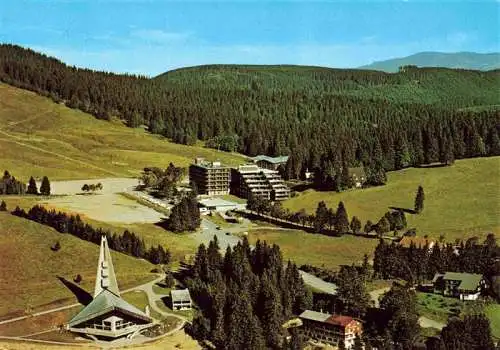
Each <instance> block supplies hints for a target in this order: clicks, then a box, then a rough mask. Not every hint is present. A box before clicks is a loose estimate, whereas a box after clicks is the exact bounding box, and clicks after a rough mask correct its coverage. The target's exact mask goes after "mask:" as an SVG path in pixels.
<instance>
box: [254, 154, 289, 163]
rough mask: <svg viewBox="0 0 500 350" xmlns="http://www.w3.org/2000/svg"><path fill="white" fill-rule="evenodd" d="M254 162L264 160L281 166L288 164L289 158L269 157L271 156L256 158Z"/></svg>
mask: <svg viewBox="0 0 500 350" xmlns="http://www.w3.org/2000/svg"><path fill="white" fill-rule="evenodd" d="M252 159H253V161H254V162H258V161H260V160H264V161H266V162H269V163H273V164H280V163H286V162H287V161H288V156H279V157H269V156H264V155H260V156H256V157H253V158H252Z"/></svg>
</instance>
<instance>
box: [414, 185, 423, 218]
mask: <svg viewBox="0 0 500 350" xmlns="http://www.w3.org/2000/svg"><path fill="white" fill-rule="evenodd" d="M424 199H425V194H424V188H423V187H422V186H418V190H417V195H416V196H415V212H416V213H421V212H422V210H424Z"/></svg>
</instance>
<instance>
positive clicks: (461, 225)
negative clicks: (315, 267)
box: [284, 157, 500, 242]
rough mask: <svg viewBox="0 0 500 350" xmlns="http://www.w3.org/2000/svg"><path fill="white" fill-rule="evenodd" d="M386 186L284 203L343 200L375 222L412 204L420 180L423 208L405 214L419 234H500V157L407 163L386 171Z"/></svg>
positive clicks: (311, 205)
mask: <svg viewBox="0 0 500 350" xmlns="http://www.w3.org/2000/svg"><path fill="white" fill-rule="evenodd" d="M387 176H388V181H387V184H386V185H385V186H380V187H372V188H367V189H361V190H351V191H346V192H342V193H333V192H329V193H327V192H317V191H314V190H308V191H306V192H304V193H301V194H300V195H298V196H296V197H294V198H291V199H289V200H288V201H286V202H285V203H284V207H285V208H288V209H290V210H293V211H298V210H300V209H302V208H305V209H306V211H307V212H309V213H314V211H315V210H316V207H317V205H318V202H319V201H325V202H326V204H327V205H328V206H329V207H333V208H336V207H337V205H338V203H339V202H340V201H343V202H344V204H345V206H346V208H347V212H348V214H349V217H350V218H352V217H353V216H357V217H358V218H359V219H360V220H361V221H362V222H363V225H364V223H365V222H366V221H367V220H371V221H372V222H373V223H376V222H377V221H378V220H379V219H380V218H381V217H382V215H384V214H385V213H386V212H387V211H389V207H391V206H392V207H401V208H408V209H413V205H414V200H415V193H416V190H417V187H418V186H420V185H421V186H423V188H424V191H425V201H424V210H423V212H422V213H421V214H418V215H412V214H407V215H406V218H407V221H408V228H412V227H414V228H416V229H417V232H418V235H420V236H423V235H429V236H431V237H433V238H439V236H440V235H441V234H444V235H445V238H446V240H448V241H451V242H453V241H454V240H455V239H457V238H465V237H472V236H475V235H477V236H479V237H482V238H484V237H486V234H487V233H488V232H494V233H496V234H497V235H500V197H499V191H498V190H497V189H498V188H500V157H491V158H476V159H464V160H460V161H457V162H456V163H455V164H454V165H452V166H449V167H437V168H420V169H405V170H401V171H394V172H390V173H388V174H387Z"/></svg>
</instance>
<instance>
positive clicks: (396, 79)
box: [154, 65, 500, 107]
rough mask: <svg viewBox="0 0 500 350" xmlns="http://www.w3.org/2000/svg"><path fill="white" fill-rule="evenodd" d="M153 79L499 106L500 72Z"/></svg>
mask: <svg viewBox="0 0 500 350" xmlns="http://www.w3.org/2000/svg"><path fill="white" fill-rule="evenodd" d="M154 80H155V81H158V82H163V83H164V84H166V85H170V86H172V85H181V86H186V85H190V86H203V87H211V88H214V89H235V90H240V91H245V90H251V91H255V92H261V93H272V92H277V91H281V92H292V91H293V92H300V93H303V94H305V95H307V96H311V95H315V96H321V95H336V96H347V97H349V96H352V97H360V98H369V99H371V98H377V99H383V100H388V101H390V102H396V103H424V104H436V105H439V106H443V105H448V106H451V107H454V106H459V105H462V106H473V105H477V104H486V105H490V104H496V103H497V102H498V100H499V98H498V87H499V86H500V70H497V71H491V72H479V71H473V70H452V69H446V68H421V69H408V70H407V71H406V72H404V73H403V72H401V73H396V74H390V73H385V72H380V71H368V70H359V69H332V68H323V67H310V66H289V65H281V66H250V65H206V66H197V67H189V68H182V69H177V70H173V71H170V72H167V73H164V74H161V75H159V76H158V77H156V78H155V79H154Z"/></svg>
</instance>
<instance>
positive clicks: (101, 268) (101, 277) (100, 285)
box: [94, 235, 120, 298]
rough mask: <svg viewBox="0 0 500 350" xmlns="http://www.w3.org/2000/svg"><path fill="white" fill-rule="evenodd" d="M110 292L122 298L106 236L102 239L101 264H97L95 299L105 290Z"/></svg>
mask: <svg viewBox="0 0 500 350" xmlns="http://www.w3.org/2000/svg"><path fill="white" fill-rule="evenodd" d="M105 289H106V290H109V291H110V292H111V293H113V294H115V295H116V296H118V297H119V296H120V290H119V289H118V283H117V282H116V275H115V269H114V268H113V262H112V261H111V253H110V252H109V247H108V241H107V239H106V236H104V235H103V236H102V238H101V250H100V252H99V263H98V264H97V275H96V279H95V289H94V298H95V297H96V296H98V295H99V294H100V293H101V292H102V291H103V290H105Z"/></svg>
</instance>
